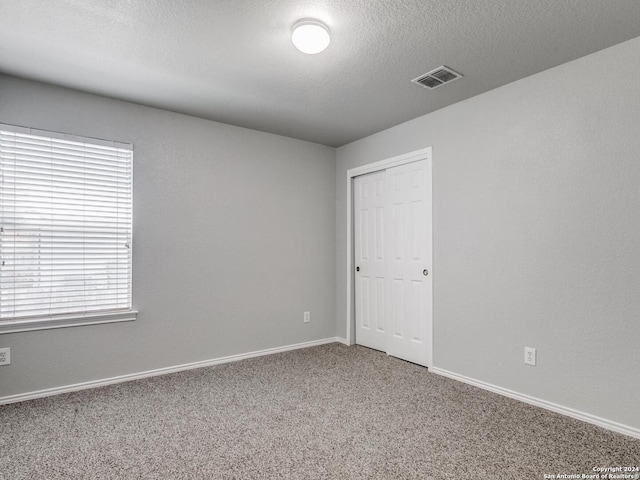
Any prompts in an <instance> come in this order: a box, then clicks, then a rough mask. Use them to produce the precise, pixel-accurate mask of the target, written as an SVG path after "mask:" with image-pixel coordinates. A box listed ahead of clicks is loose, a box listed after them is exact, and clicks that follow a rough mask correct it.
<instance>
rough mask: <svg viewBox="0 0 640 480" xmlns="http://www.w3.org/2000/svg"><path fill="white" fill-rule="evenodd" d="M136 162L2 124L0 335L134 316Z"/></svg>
mask: <svg viewBox="0 0 640 480" xmlns="http://www.w3.org/2000/svg"><path fill="white" fill-rule="evenodd" d="M132 159H133V151H132V147H131V145H125V144H118V143H116V142H106V141H100V140H94V139H83V138H78V137H70V136H67V135H62V134H56V133H52V132H41V131H40V132H36V131H32V130H30V129H24V128H20V127H8V126H3V125H0V175H1V177H0V182H1V183H0V333H6V332H13V331H23V330H33V329H42V328H54V327H61V326H72V325H78V324H90V323H103V322H113V321H124V320H133V319H134V318H135V312H132V311H131V306H132V305H131V301H132V296H131V283H132V282H131V280H132V275H131V273H132V272H131V269H132V262H131V261H132V249H131V247H132V245H131V240H132Z"/></svg>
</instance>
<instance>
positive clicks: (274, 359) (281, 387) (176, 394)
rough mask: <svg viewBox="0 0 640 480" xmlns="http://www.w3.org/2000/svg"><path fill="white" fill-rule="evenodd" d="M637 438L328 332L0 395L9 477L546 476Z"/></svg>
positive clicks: (639, 454) (637, 445)
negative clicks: (257, 350)
mask: <svg viewBox="0 0 640 480" xmlns="http://www.w3.org/2000/svg"><path fill="white" fill-rule="evenodd" d="M634 465H640V440H634V439H632V438H629V437H626V436H623V435H618V434H615V433H612V432H609V431H607V430H603V429H600V428H598V427H595V426H592V425H589V424H586V423H583V422H580V421H577V420H573V419H570V418H567V417H564V416H561V415H557V414H555V413H552V412H548V411H545V410H542V409H539V408H536V407H532V406H529V405H526V404H524V403H520V402H517V401H515V400H511V399H508V398H505V397H502V396H499V395H496V394H493V393H490V392H486V391H483V390H480V389H477V388H474V387H471V386H468V385H465V384H462V383H459V382H456V381H453V380H449V379H446V378H443V377H440V376H438V375H435V374H432V373H429V372H428V371H427V369H425V368H422V367H418V366H416V365H413V364H411V363H407V362H403V361H401V360H398V359H395V358H392V357H387V356H386V355H385V354H383V353H380V352H376V351H373V350H369V349H366V348H363V347H345V346H343V345H339V344H331V345H325V346H321V347H314V348H308V349H304V350H297V351H292V352H287V353H281V354H276V355H271V356H267V357H260V358H255V359H249V360H243V361H240V362H236V363H230V364H225V365H219V366H215V367H209V368H201V369H198V370H191V371H187V372H181V373H175V374H171V375H165V376H161V377H154V378H150V379H145V380H138V381H133V382H128V383H122V384H118V385H112V386H108V387H103V388H98V389H94V390H85V391H81V392H75V393H69V394H64V395H58V396H55V397H49V398H45V399H38V400H32V401H28V402H23V403H19V404H12V405H6V406H2V407H0V478H2V479H11V480H16V479H47V480H48V479H200V478H202V479H209V478H210V479H271V478H295V479H418V478H419V479H456V480H460V479H542V478H544V477H543V476H544V474H545V473H546V474H558V473H561V474H580V475H581V474H589V473H592V468H593V467H595V466H634Z"/></svg>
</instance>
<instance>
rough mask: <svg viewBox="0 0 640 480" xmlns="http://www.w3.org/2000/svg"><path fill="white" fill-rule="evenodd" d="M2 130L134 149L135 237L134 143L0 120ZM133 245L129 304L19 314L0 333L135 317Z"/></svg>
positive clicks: (0, 326) (4, 322)
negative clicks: (70, 310)
mask: <svg viewBox="0 0 640 480" xmlns="http://www.w3.org/2000/svg"><path fill="white" fill-rule="evenodd" d="M0 130H2V131H5V132H10V133H21V134H28V135H36V136H43V137H48V138H51V139H57V140H68V141H73V142H81V143H87V144H91V145H99V146H103V147H104V146H106V147H114V148H124V149H128V150H131V152H132V157H131V174H130V182H131V214H132V216H131V239H133V145H132V144H129V143H123V142H117V141H111V140H104V139H100V138H92V137H84V136H79V135H71V134H66V133H60V132H55V131H50V130H40V129H35V128H30V127H23V126H17V125H10V124H4V123H0ZM130 248H131V261H130V272H131V274H130V285H129V291H130V296H131V297H130V298H131V306H130V308H122V309H105V310H103V311H100V310H96V311H89V312H74V313H64V314H56V315H38V316H33V317H23V318H20V317H16V318H12V319H3V320H0V335H1V334H5V333H16V332H26V331H33V330H45V329H53V328H65V327H74V326H82V325H96V324H105V323H119V322H128V321H133V320H136V318H137V314H138V311H137V310H136V309H135V308H134V307H133V300H134V297H133V242H132V244H131V246H130Z"/></svg>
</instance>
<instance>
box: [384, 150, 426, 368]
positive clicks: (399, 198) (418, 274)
mask: <svg viewBox="0 0 640 480" xmlns="http://www.w3.org/2000/svg"><path fill="white" fill-rule="evenodd" d="M428 173H429V169H428V163H427V162H426V161H420V162H415V163H410V164H407V165H401V166H399V167H394V168H390V169H388V170H387V175H388V176H389V177H392V178H393V179H394V182H393V188H392V189H391V191H389V192H387V193H388V195H387V198H386V203H387V206H388V210H389V211H390V212H392V213H391V215H392V219H391V222H392V224H393V225H394V226H395V228H393V229H389V231H388V243H389V244H390V245H392V246H393V251H394V252H396V253H395V254H394V255H393V257H392V258H391V259H390V260H389V262H388V263H389V267H388V268H389V273H390V278H389V280H390V281H391V282H393V284H394V288H396V289H398V290H400V291H401V292H402V293H401V294H395V297H397V298H399V299H400V300H396V299H395V298H394V301H393V302H390V303H389V304H388V311H387V314H388V315H389V316H394V318H397V320H396V321H397V322H399V323H400V325H397V326H395V328H394V332H393V335H389V336H388V342H387V349H386V351H387V353H388V354H389V355H393V356H395V357H399V358H402V359H404V360H408V361H410V362H414V363H418V364H420V365H427V362H428V359H429V358H430V349H431V341H430V338H427V335H426V332H428V331H429V332H430V331H431V277H430V276H429V275H426V276H425V275H424V274H423V271H424V270H425V269H427V270H429V269H430V268H431V232H430V228H429V225H430V224H431V205H430V199H431V192H430V182H427V179H428V176H427V175H428ZM397 252H402V254H398V253H397Z"/></svg>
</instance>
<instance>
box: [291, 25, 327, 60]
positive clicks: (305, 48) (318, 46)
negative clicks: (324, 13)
mask: <svg viewBox="0 0 640 480" xmlns="http://www.w3.org/2000/svg"><path fill="white" fill-rule="evenodd" d="M291 41H292V42H293V44H294V45H295V47H296V48H297V49H298V50H300V51H301V52H302V53H308V54H309V55H313V54H316V53H320V52H322V51H323V50H324V49H325V48H327V47H328V46H329V42H330V41H331V37H329V29H328V28H327V27H326V25H324V24H323V23H322V22H319V21H318V20H300V21H299V22H297V23H296V24H295V25H294V26H293V33H292V34H291Z"/></svg>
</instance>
